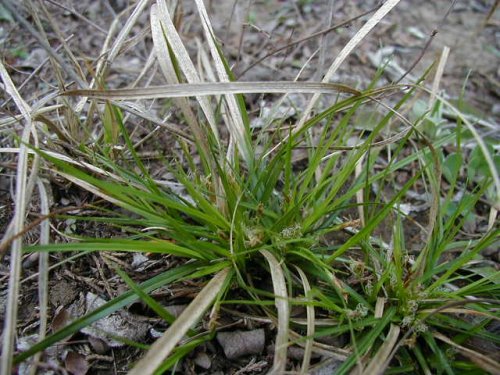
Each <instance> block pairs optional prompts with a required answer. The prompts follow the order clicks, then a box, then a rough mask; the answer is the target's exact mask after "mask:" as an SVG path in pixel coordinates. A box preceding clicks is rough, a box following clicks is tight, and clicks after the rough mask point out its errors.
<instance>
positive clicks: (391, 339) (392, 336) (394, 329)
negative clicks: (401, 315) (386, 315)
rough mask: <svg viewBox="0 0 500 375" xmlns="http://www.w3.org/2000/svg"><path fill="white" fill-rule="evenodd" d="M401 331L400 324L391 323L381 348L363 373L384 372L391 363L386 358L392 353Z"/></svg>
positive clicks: (368, 374) (377, 373)
mask: <svg viewBox="0 0 500 375" xmlns="http://www.w3.org/2000/svg"><path fill="white" fill-rule="evenodd" d="M400 331H401V329H400V327H399V326H397V325H395V324H391V328H390V330H389V333H388V334H387V337H386V339H385V341H384V343H383V344H382V346H381V347H380V348H379V350H378V352H377V354H375V356H374V357H373V358H372V359H371V361H370V363H369V364H368V366H366V368H365V370H364V371H363V375H380V374H383V373H384V371H385V369H386V368H387V366H388V365H389V363H388V362H387V361H386V360H387V358H388V357H389V355H390V354H391V351H392V349H393V348H394V345H396V342H397V340H398V337H399V332H400Z"/></svg>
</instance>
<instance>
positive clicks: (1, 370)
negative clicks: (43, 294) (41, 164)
mask: <svg viewBox="0 0 500 375" xmlns="http://www.w3.org/2000/svg"><path fill="white" fill-rule="evenodd" d="M0 77H1V78H2V81H3V83H4V85H5V91H6V92H7V94H9V95H10V96H11V97H12V98H13V100H14V102H15V103H16V106H17V108H18V109H19V111H20V112H21V114H22V115H23V118H24V121H25V127H24V129H23V134H22V137H21V141H22V143H21V145H20V147H19V153H18V162H17V171H16V189H15V193H16V196H15V202H14V203H15V210H14V218H13V221H12V223H13V225H12V233H19V232H20V231H21V230H22V228H23V226H24V219H25V215H26V206H27V202H26V187H27V175H28V148H27V146H26V144H28V143H29V138H30V134H31V128H32V126H33V123H32V119H31V115H30V110H31V109H30V107H29V105H28V104H27V103H26V102H25V101H24V100H23V99H22V97H21V96H20V95H19V92H18V91H17V89H16V87H15V85H14V83H13V82H12V80H11V78H10V76H9V74H8V73H7V70H6V69H5V66H4V65H3V63H2V62H1V61H0ZM22 243H23V239H22V237H20V238H16V239H15V240H14V241H13V242H12V246H11V253H10V273H9V288H8V296H7V306H6V311H5V321H4V326H3V342H2V361H1V362H2V363H1V365H0V374H10V373H11V371H12V359H13V353H14V343H15V335H16V326H17V324H16V323H17V310H18V298H19V281H20V278H21V257H22V254H21V250H22Z"/></svg>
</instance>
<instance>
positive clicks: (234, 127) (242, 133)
mask: <svg viewBox="0 0 500 375" xmlns="http://www.w3.org/2000/svg"><path fill="white" fill-rule="evenodd" d="M195 3H196V7H197V9H198V13H199V14H200V18H201V24H202V26H203V31H204V32H205V39H206V40H207V42H208V46H209V48H210V53H211V55H212V59H213V61H214V65H215V69H216V71H217V75H218V77H219V81H220V82H229V81H230V80H229V75H228V73H227V72H226V68H225V66H224V62H223V61H222V58H221V56H220V55H219V50H218V48H217V44H216V43H217V41H216V39H215V34H214V30H213V29H212V25H211V23H210V19H209V17H208V13H207V10H206V9H205V5H204V3H203V1H201V0H195ZM224 97H225V99H226V103H225V104H226V105H227V113H225V118H226V125H227V127H228V129H229V131H230V134H231V137H232V138H233V140H234V142H235V143H236V145H237V146H238V150H239V152H240V153H241V154H242V156H243V160H245V161H246V162H247V164H250V163H251V161H252V160H253V158H254V152H253V149H252V146H251V144H250V139H249V136H248V129H245V124H244V123H243V118H242V114H241V113H240V109H239V107H238V103H237V101H236V98H235V97H234V95H225V96H224ZM229 159H230V160H231V159H232V157H231V156H229Z"/></svg>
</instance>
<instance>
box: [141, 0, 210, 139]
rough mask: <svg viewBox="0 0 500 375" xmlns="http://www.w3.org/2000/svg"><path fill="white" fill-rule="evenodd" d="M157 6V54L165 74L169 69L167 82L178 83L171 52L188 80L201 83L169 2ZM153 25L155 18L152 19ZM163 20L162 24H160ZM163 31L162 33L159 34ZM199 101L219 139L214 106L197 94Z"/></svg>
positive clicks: (152, 9)
mask: <svg viewBox="0 0 500 375" xmlns="http://www.w3.org/2000/svg"><path fill="white" fill-rule="evenodd" d="M156 3H157V7H152V8H151V15H153V14H155V15H156V10H157V11H158V15H157V16H155V17H157V18H158V20H157V21H156V22H155V26H157V27H156V29H157V31H156V32H155V34H157V36H156V37H155V38H154V39H153V41H154V44H155V48H156V55H157V57H158V60H159V62H160V67H161V68H162V71H163V72H164V74H165V69H168V73H167V74H166V78H167V82H169V83H176V82H178V80H177V76H176V73H175V72H174V70H173V66H172V62H171V61H170V57H169V56H170V52H171V53H172V54H173V55H174V56H175V58H176V59H177V62H178V66H179V68H180V69H181V70H182V73H183V74H184V76H185V77H186V80H187V81H188V82H189V83H199V82H201V79H200V77H199V75H198V72H197V71H196V68H195V66H194V64H193V62H192V61H191V58H190V57H189V53H188V51H187V50H186V47H185V46H184V43H183V42H182V39H181V37H180V35H179V33H178V32H177V29H176V28H175V25H174V23H173V22H172V18H171V16H170V12H169V11H168V7H167V4H166V3H165V1H164V0H159V1H157V2H156ZM151 21H152V24H151V25H152V26H153V18H152V19H151ZM160 21H161V24H160ZM159 33H161V35H159ZM165 38H166V41H168V44H169V46H170V49H169V48H168V47H167V45H166V41H165ZM196 99H197V100H198V103H200V107H201V109H202V110H203V113H204V114H205V117H206V118H207V121H208V123H209V124H210V128H211V129H212V132H213V133H214V135H215V136H216V139H219V136H218V134H219V131H218V129H217V125H216V121H215V115H214V112H213V110H212V108H213V106H212V105H211V103H210V101H209V100H208V98H203V97H201V96H196Z"/></svg>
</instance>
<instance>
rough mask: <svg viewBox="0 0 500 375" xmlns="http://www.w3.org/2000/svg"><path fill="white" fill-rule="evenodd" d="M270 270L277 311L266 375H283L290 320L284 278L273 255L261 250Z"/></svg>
mask: <svg viewBox="0 0 500 375" xmlns="http://www.w3.org/2000/svg"><path fill="white" fill-rule="evenodd" d="M260 252H261V254H262V255H264V257H265V258H266V260H267V262H268V263H269V268H270V269H271V278H272V281H273V288H274V294H275V296H276V297H275V304H276V309H277V310H278V333H277V335H276V343H275V344H274V345H275V346H274V363H273V367H272V368H271V370H270V371H269V373H268V374H283V372H284V371H285V366H286V358H287V350H288V323H289V320H290V311H289V308H288V300H287V298H288V294H287V288H286V282H285V276H284V274H283V270H282V269H281V265H280V263H279V262H278V260H277V259H276V258H275V257H274V255H273V254H272V253H271V252H269V251H268V250H261V251H260Z"/></svg>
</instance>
